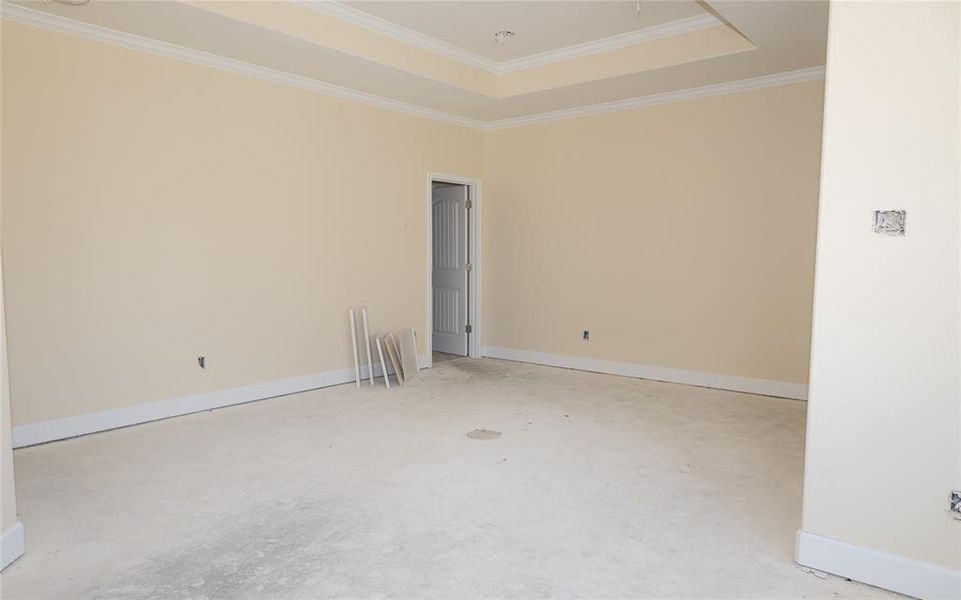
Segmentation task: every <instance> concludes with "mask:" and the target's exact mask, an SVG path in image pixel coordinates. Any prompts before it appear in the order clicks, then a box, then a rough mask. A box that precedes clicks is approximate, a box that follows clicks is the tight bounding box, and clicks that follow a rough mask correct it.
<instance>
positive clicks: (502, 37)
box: [494, 29, 514, 44]
mask: <svg viewBox="0 0 961 600" xmlns="http://www.w3.org/2000/svg"><path fill="white" fill-rule="evenodd" d="M494 37H495V38H496V39H497V43H498V44H503V43H505V42H506V41H507V40H509V39H511V38H512V37H514V32H513V31H508V30H506V29H504V30H501V31H498V32H497V33H495V34H494Z"/></svg>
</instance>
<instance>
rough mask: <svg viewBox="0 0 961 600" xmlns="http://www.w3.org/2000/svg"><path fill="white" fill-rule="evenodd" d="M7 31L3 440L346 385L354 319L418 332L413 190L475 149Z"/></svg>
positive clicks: (434, 128)
mask: <svg viewBox="0 0 961 600" xmlns="http://www.w3.org/2000/svg"><path fill="white" fill-rule="evenodd" d="M2 26H3V78H4V85H3V114H2V119H3V134H2V135H3V173H4V177H3V198H4V206H3V211H4V213H3V232H2V234H3V260H4V275H5V277H6V284H7V289H6V292H7V319H8V336H9V338H8V342H9V350H10V371H11V375H12V376H11V386H12V398H13V406H12V409H13V418H14V424H15V425H22V424H27V423H33V422H37V421H43V420H47V419H54V418H59V417H65V416H70V415H79V414H84V413H89V412H93V411H98V410H103V409H109V408H117V407H124V406H128V405H132V404H137V403H142V402H149V401H155V400H165V399H169V398H174V397H178V396H182V395H186V394H194V393H200V392H205V391H210V390H219V389H224V388H229V387H234V386H240V385H245V384H251V383H258V382H264V381H271V380H275V379H279V378H284V377H292V376H297V375H304V374H311V373H317V372H322V371H327V370H331V369H339V368H343V367H347V366H348V365H350V364H351V358H350V352H351V350H350V341H349V340H350V338H349V334H348V328H347V325H346V310H347V308H348V307H351V306H357V305H361V304H366V305H367V306H368V307H370V310H371V319H372V326H373V327H374V328H375V329H383V328H387V327H390V328H400V327H402V326H413V327H414V328H415V329H416V330H418V331H419V332H421V333H423V332H425V331H426V327H427V323H426V309H425V307H426V303H427V277H428V271H427V265H426V253H427V247H426V244H427V229H426V227H427V225H426V221H425V215H426V211H427V205H426V202H427V200H426V198H427V183H426V173H427V172H428V171H441V172H447V173H456V174H461V175H465V176H474V177H478V176H480V175H481V173H482V168H483V150H482V147H483V136H482V134H481V133H480V132H478V131H474V130H469V129H465V128H460V127H456V126H452V125H446V124H440V123H436V122H433V121H429V120H425V119H420V118H416V117H412V116H406V115H401V114H398V113H395V112H391V111H386V110H381V109H376V108H371V107H369V106H366V105H362V104H356V103H351V102H347V101H341V100H337V99H333V98H329V97H325V96H321V95H316V94H311V93H308V92H305V91H302V90H298V89H295V88H291V87H285V86H281V85H277V84H272V83H267V82H263V81H259V80H255V79H249V78H245V77H242V76H238V75H234V74H228V73H223V72H220V71H215V70H211V69H207V68H203V67H199V66H194V65H189V64H185V63H181V62H177V61H174V60H170V59H166V58H160V57H156V56H151V55H147V54H142V53H137V52H132V51H128V50H124V49H120V48H116V47H112V46H108V45H103V44H99V43H94V42H90V41H84V40H80V39H77V38H73V37H68V36H65V35H61V34H56V33H51V32H47V31H41V30H37V29H33V28H30V27H27V26H24V25H20V24H16V23H11V22H8V21H4V22H3V25H2ZM420 343H421V351H422V352H423V351H424V350H425V349H426V336H423V335H422V336H421V337H420ZM201 354H202V355H206V357H207V363H208V367H207V369H206V370H205V371H204V370H201V369H199V368H198V366H197V362H196V357H197V356H198V355H201Z"/></svg>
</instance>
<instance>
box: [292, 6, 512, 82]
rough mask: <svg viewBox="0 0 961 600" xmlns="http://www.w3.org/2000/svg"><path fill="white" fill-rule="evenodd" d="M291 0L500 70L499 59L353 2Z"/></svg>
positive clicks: (469, 62)
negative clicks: (353, 6) (350, 4)
mask: <svg viewBox="0 0 961 600" xmlns="http://www.w3.org/2000/svg"><path fill="white" fill-rule="evenodd" d="M291 2H293V3H294V4H299V5H301V6H303V7H305V8H309V9H311V10H315V11H317V12H320V13H324V14H325V15H330V16H332V17H336V18H338V19H340V20H341V21H346V22H347V23H350V24H351V25H356V26H358V27H363V28H364V29H367V30H369V31H373V32H375V33H380V34H382V35H386V36H388V37H391V38H394V39H395V40H397V41H400V42H404V43H405V44H410V45H411V46H414V47H417V48H420V49H422V50H427V51H429V52H434V53H435V54H440V55H441V56H445V57H447V58H450V59H452V60H456V61H457V62H460V63H463V64H465V65H468V66H470V67H477V68H480V69H484V70H485V71H489V72H491V73H497V69H498V63H497V61H494V60H491V59H489V58H486V57H483V56H481V55H479V54H474V53H473V52H470V51H468V50H464V49H463V48H458V47H457V46H455V45H453V44H448V43H447V42H444V41H441V40H439V39H437V38H434V37H431V36H429V35H424V34H423V33H420V32H419V31H414V30H413V29H408V28H407V27H403V26H402V25H398V24H396V23H392V22H390V21H388V20H386V19H381V18H380V17H377V16H374V15H372V14H370V13H368V12H364V11H362V10H357V9H356V8H351V7H350V6H347V5H345V4H341V3H340V2H333V1H332V0H291Z"/></svg>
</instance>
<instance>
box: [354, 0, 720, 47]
mask: <svg viewBox="0 0 961 600" xmlns="http://www.w3.org/2000/svg"><path fill="white" fill-rule="evenodd" d="M342 4H344V5H346V6H348V7H350V8H353V9H355V10H359V11H362V12H365V13H367V14H369V15H372V16H374V17H378V18H381V19H384V20H386V21H389V22H391V23H394V24H396V25H400V26H401V27H405V28H408V29H411V30H414V31H416V32H418V33H421V34H423V35H426V36H430V37H433V38H435V39H438V40H441V41H443V42H446V43H448V44H451V45H453V46H457V47H459V48H461V49H463V50H465V51H467V52H472V53H474V54H477V55H480V56H483V57H485V58H488V59H491V60H494V61H498V62H505V61H509V60H512V59H517V58H522V57H525V56H530V55H532V54H539V53H541V52H547V51H549V50H557V49H558V48H564V47H566V46H573V45H576V44H583V43H585V42H590V41H593V40H598V39H601V38H606V37H610V36H613V35H617V34H622V33H626V32H629V31H635V30H638V29H644V28H646V27H652V26H654V25H663V24H664V23H670V22H671V21H678V20H681V19H684V18H687V17H693V16H696V15H702V14H704V13H705V12H706V11H705V9H704V8H703V7H702V6H701V5H700V4H698V3H697V2H694V1H693V0H676V1H662V0H642V2H641V10H640V11H639V12H638V11H637V2H635V1H634V0H627V1H623V0H620V1H605V0H597V1H593V2H572V1H565V2H553V1H540V2H537V1H535V2H531V1H527V0H519V1H516V2H503V1H501V2H477V1H464V2H451V1H449V0H448V1H447V2H436V1H425V2H399V1H396V0H395V1H389V2H381V1H377V2H372V1H366V0H364V1H356V0H352V1H348V2H342ZM501 30H508V31H512V32H514V33H515V36H514V37H513V38H511V39H510V40H509V41H508V42H506V43H504V44H498V43H497V40H496V39H495V38H494V33H496V32H498V31H501Z"/></svg>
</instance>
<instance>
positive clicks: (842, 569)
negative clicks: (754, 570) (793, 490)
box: [795, 529, 961, 600]
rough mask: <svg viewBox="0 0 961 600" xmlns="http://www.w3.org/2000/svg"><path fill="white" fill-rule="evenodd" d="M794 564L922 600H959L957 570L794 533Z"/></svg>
mask: <svg viewBox="0 0 961 600" xmlns="http://www.w3.org/2000/svg"><path fill="white" fill-rule="evenodd" d="M795 558H796V560H797V562H798V564H801V565H803V566H805V567H810V568H812V569H817V570H818V571H825V572H827V573H833V574H834V575H840V576H841V577H847V578H848V579H853V580H854V581H860V582H861V583H866V584H868V585H873V586H876V587H879V588H884V589H886V590H891V591H894V592H898V593H899V594H906V595H908V596H914V597H915V598H923V599H924V600H936V599H937V600H940V599H942V598H943V599H945V600H947V599H951V600H957V599H958V598H961V570H958V569H950V568H948V567H942V566H940V565H935V564H931V563H926V562H922V561H919V560H914V559H910V558H905V557H903V556H898V555H896V554H889V553H887V552H880V551H878V550H870V549H868V548H862V547H861V546H854V545H852V544H847V543H845V542H839V541H837V540H832V539H830V538H826V537H823V536H820V535H815V534H813V533H809V532H807V531H804V530H803V529H802V530H799V531H798V533H797V548H796V556H795Z"/></svg>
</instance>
